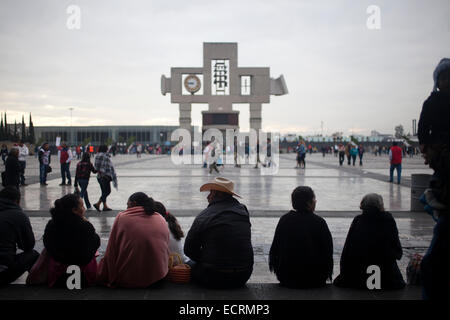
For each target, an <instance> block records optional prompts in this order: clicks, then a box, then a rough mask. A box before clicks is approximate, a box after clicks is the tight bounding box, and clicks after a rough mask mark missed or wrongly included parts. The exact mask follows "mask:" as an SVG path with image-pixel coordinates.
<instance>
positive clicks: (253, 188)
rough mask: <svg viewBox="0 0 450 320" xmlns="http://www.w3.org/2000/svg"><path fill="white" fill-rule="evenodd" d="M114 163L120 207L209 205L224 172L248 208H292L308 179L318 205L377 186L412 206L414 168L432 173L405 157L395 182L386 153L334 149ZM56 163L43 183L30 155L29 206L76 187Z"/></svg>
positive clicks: (39, 206) (405, 207)
mask: <svg viewBox="0 0 450 320" xmlns="http://www.w3.org/2000/svg"><path fill="white" fill-rule="evenodd" d="M55 160H56V159H55ZM55 160H54V162H55ZM113 163H114V164H115V166H116V171H117V175H118V183H119V188H118V190H115V189H113V190H112V193H111V195H110V196H109V198H108V205H109V206H110V207H112V208H113V209H116V210H123V209H125V207H126V202H127V199H128V197H129V196H130V195H131V194H132V193H134V192H137V191H143V192H146V193H147V194H148V195H150V196H152V197H153V198H154V199H157V200H159V201H162V202H163V203H164V204H165V205H166V207H167V208H168V209H169V210H176V209H180V210H186V209H190V210H200V209H202V208H204V207H205V206H206V205H207V201H206V194H204V193H200V192H199V188H200V186H201V185H202V184H203V183H206V182H208V181H209V180H211V179H213V177H214V176H218V175H222V176H225V177H228V178H230V179H232V180H233V181H234V182H235V189H236V192H237V193H238V194H240V195H241V196H242V197H243V198H242V202H243V203H245V204H246V205H247V207H248V208H249V209H250V210H288V209H290V194H291V192H292V190H293V189H294V188H295V187H297V186H299V185H307V186H310V187H311V188H313V190H314V191H315V193H316V198H317V210H326V211H347V210H350V211H354V210H359V209H358V208H359V201H360V200H361V198H362V197H363V196H364V195H365V194H367V193H370V192H376V193H379V194H381V195H382V196H383V198H384V202H385V207H386V209H387V210H392V211H409V210H410V199H411V189H410V183H411V177H410V176H411V174H412V173H428V174H431V173H432V171H431V169H429V168H428V167H427V166H425V165H424V164H423V160H422V159H421V158H420V157H418V156H416V157H415V158H405V159H404V162H403V172H402V177H403V178H402V182H401V184H400V185H398V184H396V183H394V184H392V183H389V182H388V180H389V160H388V157H387V156H381V157H380V156H378V157H375V156H373V155H369V154H368V155H365V159H364V164H363V166H359V165H358V164H357V165H356V166H355V167H353V166H348V165H347V164H346V163H345V164H344V165H343V166H342V167H340V166H339V164H338V159H337V158H336V157H334V156H333V155H327V156H326V157H322V155H321V154H313V155H308V156H307V158H306V166H307V168H306V169H295V168H294V167H295V155H294V154H281V155H280V164H279V167H278V168H279V170H278V173H277V174H275V175H263V174H262V172H261V170H260V169H254V168H253V166H251V165H243V166H242V168H240V169H239V168H235V167H233V166H232V165H226V166H225V167H224V168H221V173H220V174H217V173H213V174H209V173H208V170H207V169H204V168H202V167H201V165H180V166H177V165H175V164H173V163H172V161H171V158H170V156H161V155H159V156H156V155H143V156H142V158H139V159H137V158H136V157H135V156H132V155H129V156H128V155H119V156H116V157H114V158H113ZM52 166H53V172H52V173H51V175H50V177H49V179H48V186H47V187H41V186H40V184H39V183H38V182H39V181H38V180H39V177H38V163H37V159H35V158H33V157H30V158H29V159H28V161H27V169H26V177H27V183H29V184H30V185H28V186H27V187H24V188H21V191H22V194H23V196H22V206H23V208H24V209H25V210H48V209H49V208H50V207H51V205H52V204H53V201H54V200H56V199H57V198H59V197H61V196H63V195H64V194H66V193H69V192H73V186H70V187H69V186H63V187H61V186H59V184H60V183H61V177H60V173H59V170H58V166H57V164H56V163H55V164H53V165H52ZM75 167H76V161H75V162H73V163H72V165H71V171H72V176H73V173H74V170H75ZM0 169H1V168H0ZM72 180H73V179H72ZM394 181H396V179H395V178H394ZM72 183H73V181H72ZM88 192H89V198H90V199H91V202H93V201H96V200H98V198H99V197H100V187H99V185H98V182H97V180H96V178H95V175H92V176H91V180H90V185H89V188H88Z"/></svg>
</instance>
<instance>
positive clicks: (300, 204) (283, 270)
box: [269, 186, 333, 288]
mask: <svg viewBox="0 0 450 320" xmlns="http://www.w3.org/2000/svg"><path fill="white" fill-rule="evenodd" d="M291 199H292V206H293V208H294V210H295V211H290V212H288V213H287V214H285V215H283V216H282V217H281V218H280V221H279V222H278V225H277V228H276V230H275V235H274V238H273V242H272V245H271V247H270V252H269V269H270V271H273V272H275V274H276V275H277V279H278V280H279V281H280V284H281V285H283V286H286V287H290V288H314V287H322V286H324V285H325V284H326V281H327V279H330V280H331V275H332V273H333V239H332V237H331V233H330V230H329V229H328V225H327V223H326V222H325V220H324V219H323V218H322V217H319V216H318V215H316V214H315V213H314V210H315V207H316V196H315V194H314V191H313V190H312V189H311V188H310V187H307V186H301V187H297V188H296V189H294V191H293V192H292V195H291Z"/></svg>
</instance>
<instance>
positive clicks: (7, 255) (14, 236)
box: [0, 198, 35, 266]
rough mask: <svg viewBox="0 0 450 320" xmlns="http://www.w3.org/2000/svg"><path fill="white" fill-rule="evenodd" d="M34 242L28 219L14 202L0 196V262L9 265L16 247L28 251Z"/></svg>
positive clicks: (31, 248)
mask: <svg viewBox="0 0 450 320" xmlns="http://www.w3.org/2000/svg"><path fill="white" fill-rule="evenodd" d="M34 243H35V240H34V234H33V230H32V228H31V224H30V219H28V217H27V216H26V215H25V214H24V213H23V211H22V209H21V208H20V207H19V206H18V205H17V204H16V203H14V202H13V201H11V200H8V199H3V198H0V264H3V265H6V266H10V265H11V264H12V263H13V261H14V256H15V255H16V250H17V248H19V249H21V250H23V251H25V252H28V251H31V250H33V248H34Z"/></svg>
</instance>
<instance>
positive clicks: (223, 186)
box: [200, 177, 242, 198]
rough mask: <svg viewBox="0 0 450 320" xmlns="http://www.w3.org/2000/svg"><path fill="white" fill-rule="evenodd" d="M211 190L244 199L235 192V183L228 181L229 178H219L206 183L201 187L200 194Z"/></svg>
mask: <svg viewBox="0 0 450 320" xmlns="http://www.w3.org/2000/svg"><path fill="white" fill-rule="evenodd" d="M209 190H217V191H221V192H225V193H229V194H231V195H233V196H236V197H239V198H242V197H241V196H240V195H238V194H237V193H235V192H234V182H233V181H231V180H228V179H227V178H222V177H217V178H215V179H214V181H211V182H208V183H205V184H204V185H202V186H201V187H200V192H202V191H209Z"/></svg>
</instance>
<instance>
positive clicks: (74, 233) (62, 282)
mask: <svg viewBox="0 0 450 320" xmlns="http://www.w3.org/2000/svg"><path fill="white" fill-rule="evenodd" d="M85 211H86V210H85V208H84V204H83V199H81V198H80V197H79V196H78V195H76V194H73V193H71V194H67V195H65V196H64V197H62V198H61V199H58V200H56V201H55V206H54V207H53V208H51V209H50V214H51V216H52V219H51V220H50V221H49V222H48V223H47V225H46V227H45V231H44V236H43V240H44V247H45V249H46V251H47V254H48V256H49V272H48V283H47V284H48V286H49V287H53V286H56V287H65V286H66V280H67V277H68V275H67V274H66V269H67V267H68V266H70V265H77V266H79V267H80V269H81V271H82V278H81V280H82V281H81V285H82V286H83V287H84V286H85V285H89V286H91V285H95V283H96V274H97V262H96V260H95V255H96V252H97V249H98V248H99V247H100V237H99V236H98V234H97V233H96V232H95V228H94V226H93V225H92V224H91V223H90V222H89V221H87V220H86V218H85V217H84V213H85Z"/></svg>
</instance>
